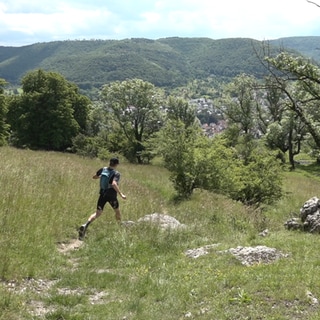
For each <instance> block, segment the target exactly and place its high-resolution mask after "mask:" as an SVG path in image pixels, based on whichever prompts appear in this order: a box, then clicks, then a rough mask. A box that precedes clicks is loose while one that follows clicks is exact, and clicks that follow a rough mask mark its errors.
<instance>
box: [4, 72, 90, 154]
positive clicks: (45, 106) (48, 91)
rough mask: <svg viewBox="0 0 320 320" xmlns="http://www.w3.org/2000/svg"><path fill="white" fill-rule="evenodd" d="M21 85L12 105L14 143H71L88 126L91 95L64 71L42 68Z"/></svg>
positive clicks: (54, 145)
mask: <svg viewBox="0 0 320 320" xmlns="http://www.w3.org/2000/svg"><path fill="white" fill-rule="evenodd" d="M22 88H23V93H22V94H21V95H19V96H15V97H14V98H13V99H12V100H11V102H10V105H9V112H8V122H9V123H10V125H11V128H12V131H13V139H12V141H13V143H14V144H15V145H17V146H28V147H30V148H40V149H47V150H64V149H65V148H67V147H70V146H71V140H72V138H73V137H75V136H76V135H77V134H78V133H79V132H81V131H84V129H85V125H86V119H87V115H88V106H89V103H90V101H89V99H88V98H86V97H84V96H82V95H80V94H79V93H78V89H77V87H76V86H75V85H74V84H71V83H69V82H68V81H67V80H65V79H64V78H63V77H62V76H61V75H59V74H57V73H54V72H45V71H43V70H36V71H33V72H30V73H28V74H27V75H26V76H25V77H24V78H23V79H22Z"/></svg>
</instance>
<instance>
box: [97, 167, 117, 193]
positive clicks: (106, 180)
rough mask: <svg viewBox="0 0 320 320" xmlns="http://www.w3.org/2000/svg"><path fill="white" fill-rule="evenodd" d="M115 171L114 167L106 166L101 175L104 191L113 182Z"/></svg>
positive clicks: (101, 184)
mask: <svg viewBox="0 0 320 320" xmlns="http://www.w3.org/2000/svg"><path fill="white" fill-rule="evenodd" d="M115 173H116V172H115V171H114V170H113V169H109V168H108V167H104V168H103V169H102V172H101V176H100V189H102V190H103V191H105V190H107V189H109V188H110V187H111V186H110V185H111V183H112V180H113V178H114V175H115Z"/></svg>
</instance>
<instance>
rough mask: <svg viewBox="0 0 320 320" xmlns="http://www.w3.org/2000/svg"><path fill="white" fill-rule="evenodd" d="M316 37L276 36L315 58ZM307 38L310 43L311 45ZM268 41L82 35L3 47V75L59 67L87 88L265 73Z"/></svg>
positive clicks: (14, 77) (12, 77) (14, 80)
mask: <svg viewBox="0 0 320 320" xmlns="http://www.w3.org/2000/svg"><path fill="white" fill-rule="evenodd" d="M317 39H318V38H317V37H305V38H294V41H293V40H292V41H289V39H284V41H281V39H279V40H277V41H272V42H270V44H274V45H275V46H276V47H277V46H278V47H279V45H280V46H286V47H289V48H292V49H298V50H300V52H302V53H304V54H306V55H307V56H308V55H312V57H314V58H316V54H315V52H316V51H315V50H316V42H317ZM306 44H307V45H306ZM262 45H263V42H260V41H257V40H253V39H244V38H234V39H221V40H213V39H209V38H178V37H176V38H164V39H158V40H149V39H125V40H83V41H56V42H49V43H36V44H33V45H29V46H23V47H0V78H3V79H5V80H6V81H8V82H9V83H11V84H12V85H17V84H19V82H20V79H21V77H22V76H23V75H24V74H25V73H26V72H28V71H30V70H33V69H38V68H42V69H44V70H51V71H56V72H58V73H60V74H62V75H63V76H65V77H66V78H67V79H68V80H70V81H72V82H75V83H76V84H77V85H78V86H79V87H80V88H82V89H90V88H92V87H100V86H101V85H103V84H105V83H108V82H111V81H115V80H121V81H122V80H125V79H128V78H140V79H143V80H145V81H149V82H152V83H153V84H155V85H156V86H161V87H177V86H180V85H183V84H185V83H187V82H188V81H190V80H192V79H201V78H206V77H208V76H215V77H218V78H225V77H234V76H236V75H239V74H240V73H243V72H244V73H247V74H251V75H254V76H256V77H261V76H262V75H264V74H265V72H266V71H265V69H264V68H263V67H262V65H261V63H260V62H259V59H258V58H257V55H256V52H255V51H256V50H259V49H261V46H262Z"/></svg>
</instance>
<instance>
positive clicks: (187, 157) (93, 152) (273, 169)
mask: <svg viewBox="0 0 320 320" xmlns="http://www.w3.org/2000/svg"><path fill="white" fill-rule="evenodd" d="M266 49H268V48H266ZM268 52H269V51H268ZM260 63H261V64H262V65H263V67H264V68H265V69H266V70H268V73H269V74H268V76H267V77H265V78H264V79H258V78H256V77H254V76H252V75H247V74H240V75H238V76H237V77H234V78H233V79H232V81H230V82H227V83H218V82H216V81H211V82H208V83H207V90H206V93H207V94H208V95H209V97H210V98H211V99H212V101H213V104H214V106H215V108H216V109H217V110H219V112H220V114H221V116H222V117H223V118H224V119H225V120H226V121H227V123H228V127H227V129H226V130H225V131H224V132H223V133H221V134H219V135H216V136H214V137H213V138H208V137H207V136H205V135H204V134H203V132H202V130H201V126H200V122H199V119H198V117H197V109H196V107H195V106H194V105H191V104H190V103H189V101H188V98H187V97H188V96H193V94H194V93H192V90H193V88H194V89H195V90H199V87H202V88H203V87H204V82H199V81H193V82H190V83H189V85H188V86H186V87H184V88H180V90H176V91H172V92H171V93H168V92H167V91H165V90H163V88H161V87H158V86H155V85H154V84H152V83H151V82H148V81H145V80H142V79H138V78H132V79H128V80H124V81H114V82H110V83H107V84H105V85H104V86H103V87H102V88H101V90H100V92H99V97H100V99H99V100H98V101H97V100H95V101H91V100H90V99H89V98H87V97H86V96H84V95H82V94H81V93H80V91H79V87H77V86H76V85H74V84H73V83H72V82H69V81H68V80H66V79H65V78H64V77H63V76H62V75H61V74H59V73H56V72H46V71H44V70H42V69H38V70H34V71H31V72H28V73H27V74H26V75H25V76H24V77H23V79H22V82H21V86H22V91H21V92H20V93H17V94H10V95H9V94H7V93H6V91H5V87H6V84H7V82H6V81H5V80H4V79H1V81H0V88H1V90H0V114H1V118H0V119H1V122H0V141H1V144H2V145H5V144H9V145H12V146H15V147H20V148H31V149H42V150H56V151H65V150H69V151H71V152H75V153H78V154H80V155H83V156H90V157H99V158H101V159H105V158H108V157H109V156H110V155H111V154H120V155H121V156H123V157H126V158H127V159H128V160H129V161H130V162H133V163H139V164H142V163H148V162H150V161H151V160H152V159H153V158H154V157H160V159H162V160H163V165H164V166H165V167H166V168H167V169H168V170H169V171H170V172H171V180H172V182H173V185H174V187H175V189H176V191H177V196H178V197H180V198H183V199H184V198H188V197H190V196H191V195H192V192H193V190H194V189H195V188H202V189H206V190H211V191H214V192H220V193H223V194H226V195H228V196H229V197H231V198H232V199H235V200H239V201H242V202H244V203H246V204H250V205H252V204H255V205H257V204H261V203H271V202H273V201H276V200H277V199H279V197H281V165H283V164H284V163H285V160H286V158H288V159H289V163H290V166H291V169H294V168H295V161H294V157H295V156H296V155H297V154H299V153H300V152H301V150H302V149H304V150H305V151H307V152H310V154H314V155H317V154H318V153H319V149H320V131H319V127H320V116H319V114H320V112H319V100H320V84H319V78H320V69H319V67H318V66H317V65H315V64H313V63H312V62H310V61H309V60H305V59H304V58H302V57H299V56H294V55H290V54H288V53H286V52H282V53H280V54H278V55H276V56H267V55H264V56H263V57H261V58H260ZM188 90H189V94H188V93H187V92H186V91H188Z"/></svg>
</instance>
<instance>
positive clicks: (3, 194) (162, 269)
mask: <svg viewBox="0 0 320 320" xmlns="http://www.w3.org/2000/svg"><path fill="white" fill-rule="evenodd" d="M0 159H1V164H0V186H1V188H0V201H1V206H0V319H1V320H16V319H27V320H28V319H51V320H65V319H66V320H100V319H101V320H104V319H111V320H133V319H136V320H153V319H157V320H168V319H173V320H176V319H177V320H180V319H214V320H224V319H228V320H229V319H243V320H244V319H255V320H258V319H268V320H270V319H290V320H292V319H309V320H310V319H319V318H320V310H319V308H320V305H317V304H313V303H311V301H310V297H308V295H307V292H311V293H312V295H313V296H314V297H316V298H318V299H320V286H319V283H320V258H319V249H318V248H319V246H320V236H319V235H311V234H306V233H302V232H293V231H287V230H286V229H285V228H284V226H283V224H284V222H285V221H286V220H287V219H288V218H290V217H291V216H293V215H298V213H299V209H300V207H301V206H302V205H303V203H304V202H305V201H306V200H308V199H309V198H311V197H313V196H320V194H319V193H320V191H319V190H320V168H319V169H318V168H317V167H316V166H314V165H313V166H308V167H307V166H305V167H303V166H300V167H298V168H297V170H296V171H294V172H289V171H286V170H284V173H283V174H284V190H285V196H284V197H283V198H282V199H281V200H280V201H279V202H278V203H277V204H275V205H273V206H270V207H263V208H261V209H259V210H254V209H252V208H247V207H245V206H243V205H242V204H241V203H237V202H234V201H231V200H229V199H226V198H225V197H223V196H221V195H217V194H212V193H208V192H205V191H201V190H196V191H195V192H194V194H193V196H192V198H191V199H190V200H188V201H184V202H179V203H177V202H175V201H173V198H174V190H173V187H172V185H171V183H170V181H169V179H168V177H169V174H168V172H167V171H166V170H165V169H164V168H162V167H160V166H156V165H148V166H147V165H144V166H139V165H132V164H129V163H125V162H124V163H122V162H121V160H122V159H121V158H120V162H121V164H120V166H119V171H120V172H121V174H122V179H121V184H120V187H121V190H122V191H123V193H125V194H126V195H127V200H126V201H123V200H122V199H119V202H120V208H121V211H122V218H123V220H125V221H126V220H132V221H137V220H138V219H139V218H141V217H143V216H144V215H146V214H151V213H154V212H159V213H166V214H169V215H170V216H173V217H175V218H176V219H177V220H179V221H180V222H181V223H183V224H185V225H186V226H187V227H186V228H184V229H181V230H165V231H163V230H159V229H158V228H156V227H154V226H152V225H148V224H136V225H135V226H131V227H124V226H120V225H118V224H117V223H116V221H115V218H114V214H113V210H112V209H111V208H110V207H109V206H108V205H106V207H105V210H104V213H103V215H102V216H101V217H100V218H99V219H98V220H97V221H95V222H94V223H93V224H92V225H91V226H90V227H89V229H88V232H87V236H86V239H85V241H84V242H83V243H82V245H81V246H79V248H76V249H74V250H70V251H67V252H61V250H59V248H61V246H63V245H68V244H69V243H71V242H72V241H75V239H76V238H77V228H78V227H79V226H80V224H82V223H83V222H85V221H86V219H87V217H88V216H89V215H90V214H91V213H93V212H94V209H95V206H96V201H97V197H98V182H97V180H93V179H92V175H93V174H94V173H95V172H96V170H97V169H98V168H100V167H101V166H103V165H106V164H107V163H105V162H102V161H100V160H96V159H94V160H93V159H86V158H81V157H78V156H76V155H73V154H67V153H66V154H63V153H55V152H40V151H30V150H18V149H14V148H9V147H3V148H0ZM266 228H267V229H268V230H269V235H268V236H267V237H260V236H259V235H258V234H259V232H261V231H262V230H264V229H266ZM209 244H218V245H217V247H216V248H215V249H214V250H212V251H210V253H209V254H207V255H205V256H202V257H199V258H198V259H192V258H189V257H186V256H185V254H184V252H185V251H186V250H188V249H193V248H198V247H201V246H205V245H209ZM257 245H265V246H268V247H272V248H277V249H279V250H281V251H282V252H283V253H286V254H288V255H289V256H288V257H287V258H282V259H280V260H278V261H277V262H275V263H272V264H269V265H265V264H259V265H255V266H252V267H245V266H243V265H242V264H241V263H240V262H239V261H238V260H236V259H235V258H234V257H233V256H232V255H230V254H222V253H219V251H223V250H227V249H229V248H235V247H237V246H257Z"/></svg>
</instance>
